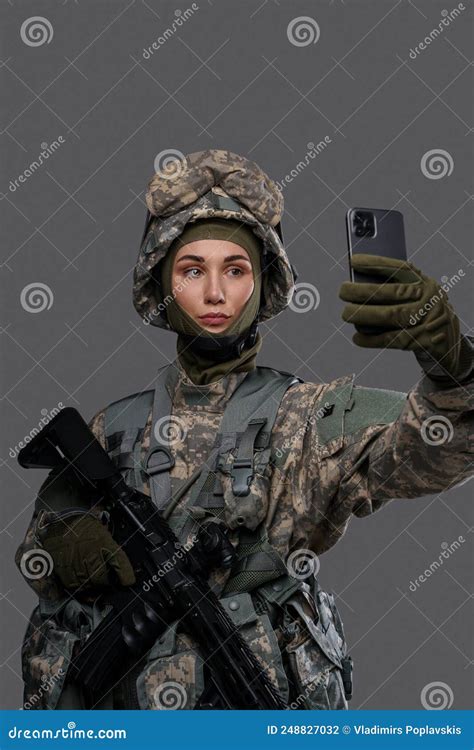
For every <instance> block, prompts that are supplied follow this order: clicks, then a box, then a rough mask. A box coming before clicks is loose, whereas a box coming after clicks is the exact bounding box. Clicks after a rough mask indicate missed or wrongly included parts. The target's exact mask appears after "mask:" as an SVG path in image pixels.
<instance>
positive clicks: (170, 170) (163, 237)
mask: <svg viewBox="0 0 474 750" xmlns="http://www.w3.org/2000/svg"><path fill="white" fill-rule="evenodd" d="M145 200H146V204H147V207H148V212H147V219H146V224H145V230H144V232H143V237H142V242H141V246H140V251H139V254H138V260H137V263H136V266H135V269H134V274H133V304H134V306H135V309H136V310H137V312H138V313H139V314H140V316H141V317H142V318H143V320H144V321H145V322H146V323H149V324H151V325H155V326H159V327H160V328H165V329H167V330H172V329H171V327H170V325H169V323H168V321H167V320H166V316H165V315H163V312H164V310H165V309H166V304H165V302H164V301H163V299H162V298H161V297H162V295H161V287H160V284H159V274H158V273H157V271H156V266H157V264H158V263H159V262H160V260H162V258H163V257H164V256H165V254H166V251H167V249H168V248H169V246H170V245H171V243H172V242H173V240H175V239H176V237H178V236H179V235H180V234H181V233H182V231H183V229H184V227H185V225H186V224H188V223H189V222H194V221H198V220H200V219H208V218H224V219H234V220H238V221H241V222H243V223H245V224H248V225H249V226H250V227H251V229H252V231H253V232H254V233H255V234H256V236H257V237H258V238H259V239H260V240H261V243H262V255H263V257H262V274H263V278H262V303H261V305H260V311H259V315H258V321H263V320H269V319H270V318H273V317H274V316H275V315H278V314H279V313H280V312H282V310H284V309H285V307H287V306H288V304H289V302H290V300H291V297H292V294H293V290H294V283H295V280H296V276H297V274H296V270H295V268H294V267H293V266H292V265H291V264H290V262H289V260H288V257H287V255H286V252H285V250H284V248H283V239H282V234H281V226H280V220H281V216H282V213H283V196H282V194H281V192H280V191H279V190H278V188H277V186H276V184H275V183H274V182H273V180H271V179H270V178H269V177H268V176H267V175H266V174H265V172H263V171H262V169H260V167H259V166H258V165H257V164H255V162H252V161H249V160H248V159H246V158H245V157H243V156H239V155H237V154H234V153H232V152H231V151H223V150H220V149H210V150H207V151H197V152H195V153H192V154H189V155H188V156H183V158H182V159H174V160H172V161H170V162H168V163H167V164H165V165H164V166H163V168H162V169H161V170H160V171H159V172H157V173H156V174H155V175H154V176H153V177H152V179H151V180H150V182H149V183H148V191H147V193H146V198H145Z"/></svg>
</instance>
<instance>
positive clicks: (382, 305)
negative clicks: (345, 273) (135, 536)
mask: <svg viewBox="0 0 474 750" xmlns="http://www.w3.org/2000/svg"><path fill="white" fill-rule="evenodd" d="M352 265H353V268H354V270H355V271H358V272H360V273H367V274H371V275H374V276H379V277H380V284H373V283H357V282H352V281H345V282H344V283H343V284H342V285H341V288H340V290H339V297H340V298H341V299H342V300H344V301H345V302H348V303H349V304H347V305H346V306H345V308H344V310H343V311H342V318H343V320H345V321H347V322H348V323H353V324H354V326H355V328H356V330H357V333H355V334H354V335H353V338H352V340H353V342H354V343H355V344H357V345H358V346H363V347H371V348H388V349H408V350H410V351H413V352H414V353H415V355H416V356H417V359H419V362H420V364H421V365H422V367H424V365H425V363H427V364H429V363H431V364H433V363H435V365H437V367H436V368H435V370H436V373H437V374H438V375H439V376H441V378H442V377H444V376H446V377H447V378H449V377H454V378H455V377H464V376H465V374H466V373H468V372H469V371H470V366H472V355H471V347H470V346H469V345H468V346H467V347H466V346H465V343H466V342H465V341H464V340H463V338H464V337H463V336H461V334H460V330H459V319H458V317H457V315H456V313H455V312H454V310H453V308H452V307H451V305H450V303H449V301H448V297H447V295H446V292H445V291H444V290H443V289H442V288H441V286H440V284H438V282H436V281H435V279H433V278H431V277H429V276H426V275H425V274H424V273H422V271H420V270H419V269H418V268H416V267H415V266H414V265H413V264H412V263H410V262H409V261H402V260H397V259H395V258H385V257H383V256H381V255H369V254H366V253H357V254H354V255H353V256H352ZM358 326H370V328H373V329H374V330H375V332H374V333H373V334H372V333H370V334H369V333H364V332H362V331H360V330H359V328H358ZM377 328H379V329H380V333H377V332H376V329H377Z"/></svg>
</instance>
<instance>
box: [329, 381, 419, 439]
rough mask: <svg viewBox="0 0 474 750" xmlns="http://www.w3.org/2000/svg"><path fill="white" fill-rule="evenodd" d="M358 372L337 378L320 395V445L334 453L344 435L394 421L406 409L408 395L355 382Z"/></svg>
mask: <svg viewBox="0 0 474 750" xmlns="http://www.w3.org/2000/svg"><path fill="white" fill-rule="evenodd" d="M354 379H355V375H354V374H353V375H352V376H351V375H347V376H345V377H342V378H338V379H337V380H334V381H333V382H332V383H330V384H329V387H328V388H326V389H325V390H324V391H323V393H322V394H321V396H320V397H319V399H318V401H317V403H316V405H315V409H316V428H317V433H318V440H319V445H320V446H327V448H328V450H329V452H334V451H335V450H338V449H339V448H340V447H341V446H342V441H343V438H344V436H346V435H351V434H352V433H355V432H357V430H360V429H363V428H364V427H368V426H370V425H376V424H388V423H389V422H393V421H394V420H395V419H397V417H398V416H399V414H400V413H401V411H402V409H403V405H404V403H405V401H406V398H407V394H406V393H403V392H402V391H390V390H385V389H383V388H366V387H364V386H358V385H354Z"/></svg>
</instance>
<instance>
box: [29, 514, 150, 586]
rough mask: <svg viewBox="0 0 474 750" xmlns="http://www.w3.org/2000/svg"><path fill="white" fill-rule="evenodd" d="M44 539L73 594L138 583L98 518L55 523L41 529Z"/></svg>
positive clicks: (128, 562)
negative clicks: (78, 591)
mask: <svg viewBox="0 0 474 750" xmlns="http://www.w3.org/2000/svg"><path fill="white" fill-rule="evenodd" d="M40 540H41V543H42V545H43V547H44V549H45V550H46V551H47V552H49V554H50V555H51V557H52V559H53V564H54V568H53V569H54V572H55V573H56V575H57V576H58V578H59V579H60V581H61V583H62V584H63V586H64V587H65V588H66V589H69V590H70V591H76V590H77V589H80V591H81V593H87V592H91V591H103V590H106V589H110V588H113V587H116V586H117V585H122V586H131V585H132V584H133V583H135V573H134V571H133V568H132V566H131V563H130V560H129V559H128V557H127V555H126V554H125V552H124V551H123V550H122V549H121V547H119V545H118V544H117V543H116V542H115V540H114V539H113V537H112V535H111V533H110V531H109V530H108V529H107V527H106V526H104V524H103V523H102V522H101V521H100V520H99V519H98V518H96V517H95V516H92V515H84V514H82V515H79V516H78V515H71V516H69V517H64V520H57V521H54V522H52V523H50V524H48V525H47V526H45V527H44V528H43V529H42V530H41V533H40Z"/></svg>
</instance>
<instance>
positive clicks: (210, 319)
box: [199, 315, 229, 326]
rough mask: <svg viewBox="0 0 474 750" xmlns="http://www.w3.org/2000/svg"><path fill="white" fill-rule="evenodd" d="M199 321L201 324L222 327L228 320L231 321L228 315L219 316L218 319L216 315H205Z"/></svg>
mask: <svg viewBox="0 0 474 750" xmlns="http://www.w3.org/2000/svg"><path fill="white" fill-rule="evenodd" d="M199 320H200V321H201V323H205V324H206V325H209V326H220V325H221V324H222V323H224V322H225V321H226V320H229V317H228V316H226V315H219V316H217V317H216V316H215V315H204V316H202V317H200V318H199Z"/></svg>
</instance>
